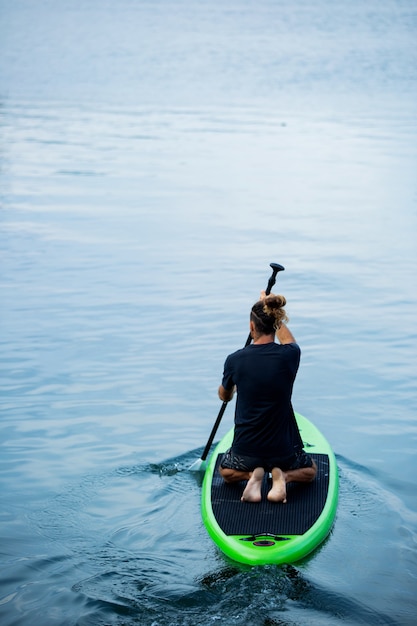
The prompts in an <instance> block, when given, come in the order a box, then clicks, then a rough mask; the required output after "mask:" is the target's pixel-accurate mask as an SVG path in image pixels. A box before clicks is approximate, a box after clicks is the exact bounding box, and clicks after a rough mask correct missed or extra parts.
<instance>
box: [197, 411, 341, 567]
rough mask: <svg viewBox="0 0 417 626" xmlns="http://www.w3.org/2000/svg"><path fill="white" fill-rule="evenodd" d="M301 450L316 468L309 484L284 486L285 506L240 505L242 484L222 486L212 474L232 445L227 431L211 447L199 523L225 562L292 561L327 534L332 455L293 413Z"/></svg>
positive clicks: (332, 503) (332, 497) (334, 486)
mask: <svg viewBox="0 0 417 626" xmlns="http://www.w3.org/2000/svg"><path fill="white" fill-rule="evenodd" d="M295 416H296V419H297V424H298V428H299V430H300V433H301V437H302V439H303V444H304V449H305V450H306V452H308V453H309V454H310V455H311V457H312V458H313V459H314V460H315V462H316V464H317V475H316V478H315V479H314V481H313V482H312V483H308V484H303V483H290V484H288V485H287V503H286V504H282V503H273V502H269V501H268V500H267V499H266V494H267V492H268V490H269V489H270V483H269V484H268V480H269V481H270V479H268V476H267V475H266V476H265V478H264V483H263V486H262V502H259V503H251V502H241V500H240V498H241V496H242V492H243V489H244V486H245V484H246V483H245V482H243V481H242V482H240V483H234V484H226V483H225V482H224V480H223V479H222V477H221V476H220V474H219V472H218V467H219V464H220V461H221V459H222V453H223V452H225V451H226V450H227V449H228V448H229V447H230V446H231V443H232V440H233V429H232V430H230V431H229V432H228V433H227V434H226V435H225V436H224V437H223V439H222V440H221V441H220V443H219V444H218V445H217V446H216V448H215V450H214V452H213V454H212V456H211V457H210V461H209V463H208V466H207V469H206V472H205V475H204V481H203V489H202V502H201V510H202V517H203V522H204V525H205V526H206V529H207V531H208V533H209V535H210V537H211V538H212V539H213V541H214V542H215V543H216V544H217V546H218V547H219V548H220V550H222V552H224V554H226V555H227V556H229V557H230V558H231V559H233V560H234V561H238V562H240V563H246V564H249V565H266V564H280V563H294V562H295V561H299V560H300V559H302V558H304V557H305V556H307V555H308V554H309V553H310V552H312V551H313V550H314V549H315V548H316V547H317V546H318V545H319V544H320V543H322V541H324V539H325V538H326V537H327V535H328V534H329V532H330V529H331V527H332V524H333V521H334V518H335V515H336V508H337V500H338V491H339V478H338V471H337V464H336V459H335V456H334V453H333V451H332V449H331V447H330V445H329V443H328V442H327V440H326V439H325V438H324V436H323V435H322V434H321V432H320V431H319V430H318V428H316V426H314V424H312V422H310V421H309V420H308V419H306V418H305V417H303V416H302V415H300V414H299V413H296V414H295Z"/></svg>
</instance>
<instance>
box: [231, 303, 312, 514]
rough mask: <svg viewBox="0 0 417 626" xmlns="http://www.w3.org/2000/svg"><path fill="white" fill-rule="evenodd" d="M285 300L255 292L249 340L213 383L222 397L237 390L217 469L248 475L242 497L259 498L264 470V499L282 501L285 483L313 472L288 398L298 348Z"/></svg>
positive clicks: (235, 476) (240, 476)
mask: <svg viewBox="0 0 417 626" xmlns="http://www.w3.org/2000/svg"><path fill="white" fill-rule="evenodd" d="M285 304H286V300H285V298H284V296H280V295H274V294H270V295H269V296H265V292H261V298H260V300H259V301H258V302H256V303H255V304H254V305H253V307H252V310H251V314H250V321H249V328H250V333H251V336H252V343H251V344H250V345H249V346H247V347H246V348H243V349H242V350H238V351H237V352H234V353H233V354H230V355H229V356H228V357H227V359H226V361H225V365H224V372H223V379H222V384H221V385H220V387H219V397H220V399H221V400H223V401H224V402H229V400H231V399H232V397H233V394H234V391H235V390H236V391H237V400H236V411H235V429H234V438H233V443H232V447H231V448H230V450H228V451H227V452H226V453H225V455H224V458H223V460H222V462H221V465H220V474H221V475H222V477H223V478H224V480H225V481H226V482H229V483H232V482H238V481H241V480H247V481H248V482H247V485H246V487H245V489H244V491H243V495H242V501H246V502H259V501H260V500H261V486H262V481H263V478H264V474H265V471H267V472H271V474H272V487H271V489H270V491H269V492H268V496H267V497H268V500H270V501H271V502H283V503H285V502H286V501H287V489H286V485H287V483H289V482H311V481H312V480H314V478H315V476H316V473H317V467H316V464H315V463H314V461H313V460H312V459H311V457H310V456H309V455H308V454H306V453H305V452H304V450H303V444H302V439H301V436H300V433H299V431H298V427H297V423H296V420H295V416H294V411H293V408H292V404H291V396H292V389H293V385H294V380H295V377H296V374H297V370H298V366H299V363H300V348H299V346H298V345H297V343H296V341H295V339H294V337H293V335H292V333H291V331H290V330H289V328H288V327H287V326H286V325H285V324H284V322H285V321H288V318H287V315H286V313H285V310H284V309H283V307H284V306H285ZM275 334H276V336H277V338H278V341H279V343H276V342H275Z"/></svg>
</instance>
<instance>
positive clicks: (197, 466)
mask: <svg viewBox="0 0 417 626" xmlns="http://www.w3.org/2000/svg"><path fill="white" fill-rule="evenodd" d="M269 265H270V267H272V274H271V276H270V278H269V280H268V285H267V287H266V289H265V295H267V296H268V295H269V294H270V293H271V289H272V287H273V286H274V285H275V280H276V275H277V274H278V272H281V271H282V270H284V269H285V267H283V266H282V265H279V263H270V264H269ZM251 341H252V337H251V334H250V333H249V335H248V338H247V340H246V343H245V348H246V346H248V345H249V344H250V342H251ZM227 405H228V403H227V402H223V404H222V405H221V407H220V411H219V414H218V416H217V419H216V421H215V423H214V426H213V428H212V431H211V433H210V437H209V438H208V441H207V443H206V447H205V448H204V451H203V454H202V455H201V457H200V458H199V459H198V460H197V461H194V463H193V464H192V465H191V466H190V468H189V469H190V470H191V471H192V472H198V471H200V470H203V471H204V470H205V460H206V458H207V456H208V453H209V451H210V448H211V444H212V443H213V439H214V437H215V436H216V432H217V429H218V427H219V425H220V422H221V420H222V417H223V414H224V412H225V410H226V407H227Z"/></svg>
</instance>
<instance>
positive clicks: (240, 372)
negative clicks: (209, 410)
mask: <svg viewBox="0 0 417 626" xmlns="http://www.w3.org/2000/svg"><path fill="white" fill-rule="evenodd" d="M300 354H301V351H300V347H299V346H298V345H297V344H296V343H289V344H284V345H281V344H278V343H275V342H270V343H266V344H250V345H249V346H247V347H246V348H243V349H241V350H238V351H237V352H234V353H233V354H230V355H229V356H228V357H227V359H226V362H225V365H224V373H223V380H222V385H223V387H224V388H225V389H232V387H233V385H236V388H237V400H236V411H235V433H234V440H233V451H234V452H235V453H236V454H241V455H245V456H256V457H275V456H279V457H286V456H289V455H291V454H293V453H294V452H296V451H298V450H300V449H301V448H302V440H301V437H300V434H299V431H298V428H297V424H296V421H295V416H294V411H293V408H292V404H291V394H292V389H293V384H294V380H295V376H296V374H297V370H298V366H299V363H300Z"/></svg>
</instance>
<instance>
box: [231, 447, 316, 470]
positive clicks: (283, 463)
mask: <svg viewBox="0 0 417 626" xmlns="http://www.w3.org/2000/svg"><path fill="white" fill-rule="evenodd" d="M220 465H221V467H222V468H223V469H232V470H236V471H238V472H253V470H254V469H255V468H256V467H263V468H264V470H265V471H266V472H271V471H272V469H273V468H274V467H279V468H280V469H281V470H282V471H283V472H288V471H290V470H297V469H303V468H305V467H313V459H312V458H311V456H310V455H309V454H307V453H306V452H304V450H300V451H299V452H297V453H295V454H292V455H290V456H287V457H270V458H265V457H262V458H261V457H253V456H243V455H241V454H235V453H234V452H233V450H232V448H229V449H228V450H227V451H226V452H225V453H224V456H223V459H222V461H221V463H220Z"/></svg>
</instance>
